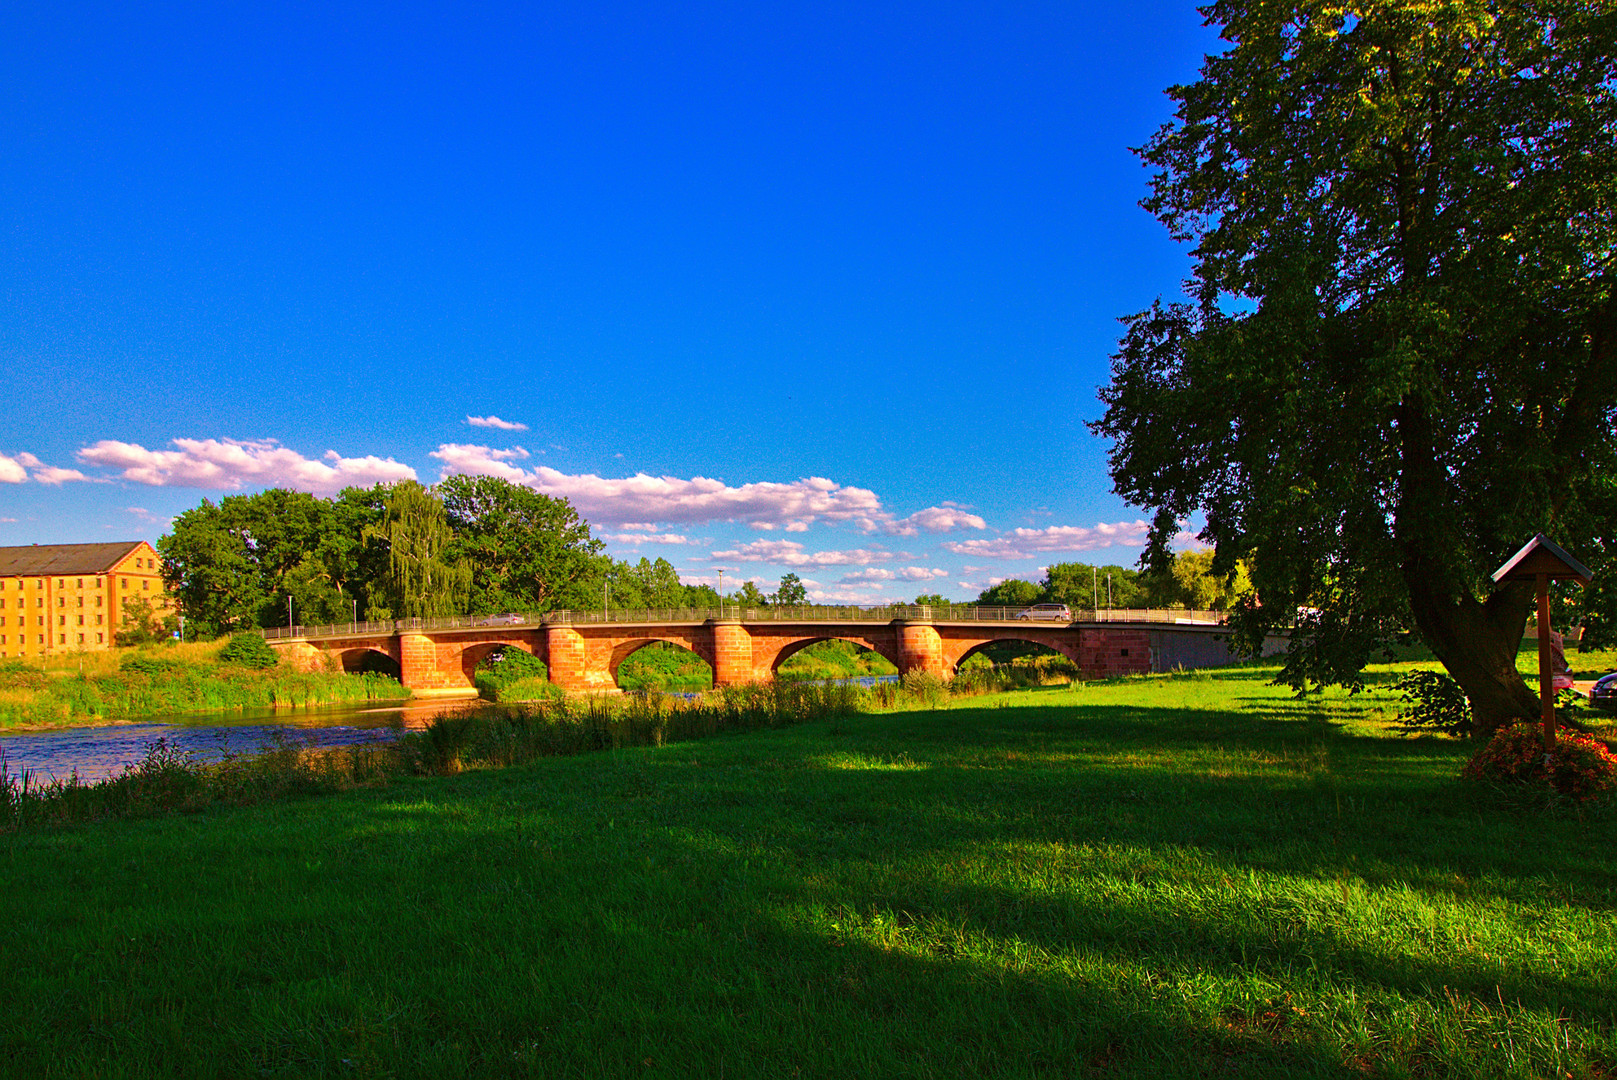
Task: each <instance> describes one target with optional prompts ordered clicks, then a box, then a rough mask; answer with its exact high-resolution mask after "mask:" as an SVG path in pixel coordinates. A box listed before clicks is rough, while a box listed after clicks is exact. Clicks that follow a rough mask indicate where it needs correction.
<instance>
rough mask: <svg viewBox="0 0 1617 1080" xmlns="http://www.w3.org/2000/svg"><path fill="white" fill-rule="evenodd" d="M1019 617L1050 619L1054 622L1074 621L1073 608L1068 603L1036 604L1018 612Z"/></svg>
mask: <svg viewBox="0 0 1617 1080" xmlns="http://www.w3.org/2000/svg"><path fill="white" fill-rule="evenodd" d="M1016 617H1017V618H1018V619H1049V620H1051V621H1052V622H1072V609H1071V608H1069V607H1068V606H1067V605H1066V604H1034V605H1033V606H1032V607H1030V608H1023V609H1022V610H1021V611H1018V612H1017V613H1016Z"/></svg>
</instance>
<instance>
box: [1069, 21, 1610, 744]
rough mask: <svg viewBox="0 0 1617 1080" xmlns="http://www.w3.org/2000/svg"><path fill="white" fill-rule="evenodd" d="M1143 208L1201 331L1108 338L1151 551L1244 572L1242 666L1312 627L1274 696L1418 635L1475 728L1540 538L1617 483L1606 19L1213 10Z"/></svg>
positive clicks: (1151, 154) (1119, 462) (1501, 677)
mask: <svg viewBox="0 0 1617 1080" xmlns="http://www.w3.org/2000/svg"><path fill="white" fill-rule="evenodd" d="M1203 11H1204V13H1205V14H1206V15H1207V17H1208V19H1209V21H1210V23H1213V24H1216V25H1218V26H1219V27H1220V28H1221V33H1222V35H1223V37H1224V39H1225V40H1226V41H1227V42H1228V43H1229V47H1228V48H1227V49H1226V50H1225V51H1224V52H1222V53H1221V54H1219V55H1217V56H1213V57H1210V58H1209V59H1208V60H1207V62H1206V64H1205V66H1204V67H1203V69H1202V72H1201V78H1200V79H1199V80H1198V81H1196V82H1194V83H1192V84H1190V85H1188V86H1178V87H1174V88H1172V89H1171V90H1170V95H1171V96H1172V97H1173V98H1174V99H1175V100H1176V101H1177V102H1178V111H1177V116H1176V119H1175V120H1174V121H1173V122H1171V123H1169V124H1167V125H1165V126H1164V127H1163V128H1162V129H1161V130H1160V131H1159V132H1158V133H1157V134H1156V135H1155V137H1153V138H1152V139H1151V140H1150V141H1149V142H1148V143H1147V144H1146V146H1145V147H1144V148H1143V149H1141V150H1140V154H1141V156H1142V157H1143V158H1144V159H1145V161H1147V162H1148V163H1149V164H1150V165H1152V166H1154V167H1155V168H1156V170H1157V172H1156V174H1155V177H1154V179H1153V182H1152V189H1151V194H1150V196H1149V197H1148V198H1147V199H1146V200H1145V201H1144V203H1143V205H1144V206H1145V207H1146V208H1147V209H1148V210H1149V211H1151V212H1152V213H1154V214H1155V215H1156V216H1157V217H1158V218H1159V219H1160V220H1161V221H1162V222H1163V224H1164V225H1166V226H1167V227H1168V229H1169V230H1170V231H1171V233H1172V234H1173V235H1174V236H1175V237H1176V238H1178V239H1181V240H1184V241H1187V242H1189V243H1191V244H1193V245H1194V247H1193V259H1194V270H1193V277H1192V279H1191V281H1190V282H1189V283H1188V288H1187V291H1188V292H1189V293H1190V295H1191V297H1192V302H1191V303H1188V304H1164V303H1161V302H1158V303H1156V304H1154V305H1152V306H1151V307H1150V308H1149V309H1148V310H1146V311H1144V312H1142V313H1140V314H1138V315H1135V316H1132V317H1130V318H1128V319H1127V320H1125V322H1126V332H1125V334H1124V336H1123V338H1122V341H1121V346H1120V350H1119V352H1118V354H1117V355H1116V357H1115V359H1114V364H1113V372H1112V379H1111V382H1110V385H1109V386H1107V387H1106V388H1105V389H1104V390H1103V391H1102V393H1101V398H1102V401H1103V402H1104V404H1105V405H1106V412H1105V414H1104V416H1103V417H1102V418H1101V419H1100V420H1099V421H1097V422H1096V423H1095V424H1094V430H1095V431H1096V432H1097V433H1099V434H1101V435H1104V436H1108V437H1110V438H1111V439H1113V440H1114V441H1115V442H1114V447H1113V449H1112V452H1111V471H1112V477H1113V480H1114V484H1115V486H1116V490H1117V491H1118V492H1119V493H1120V494H1122V495H1123V496H1124V497H1125V498H1127V499H1129V501H1131V502H1133V503H1136V504H1137V505H1141V506H1146V507H1150V508H1153V509H1154V510H1155V511H1156V517H1155V521H1154V524H1153V529H1152V537H1151V542H1152V544H1153V545H1156V546H1159V547H1160V546H1162V545H1165V544H1166V542H1167V540H1168V538H1169V537H1171V535H1172V534H1173V533H1174V532H1176V531H1177V530H1178V529H1179V528H1180V523H1181V522H1182V521H1183V520H1185V519H1187V518H1190V517H1192V516H1193V515H1197V514H1199V515H1201V516H1202V518H1203V520H1205V526H1204V527H1203V528H1202V531H1201V536H1202V538H1203V539H1205V540H1207V541H1209V542H1211V543H1212V544H1214V545H1215V547H1216V555H1215V560H1214V562H1215V566H1216V568H1217V569H1218V570H1220V571H1227V570H1230V569H1233V568H1234V566H1235V563H1236V560H1237V559H1242V558H1250V563H1251V570H1252V583H1253V586H1254V587H1255V590H1256V598H1255V599H1254V600H1251V601H1249V602H1248V603H1246V604H1244V605H1242V608H1241V611H1240V617H1239V620H1238V623H1237V627H1238V631H1239V637H1240V640H1241V641H1243V642H1244V643H1245V644H1246V645H1247V646H1248V647H1249V648H1251V647H1254V646H1255V645H1256V643H1257V642H1258V641H1259V640H1260V639H1261V635H1262V634H1263V632H1264V631H1265V630H1267V629H1268V628H1269V627H1271V626H1274V625H1282V624H1289V623H1291V622H1292V621H1293V620H1294V619H1296V618H1297V617H1298V612H1299V611H1300V610H1301V611H1302V612H1303V613H1304V614H1303V625H1302V627H1301V629H1302V631H1303V632H1302V633H1300V634H1298V635H1295V636H1294V638H1293V648H1292V651H1291V653H1290V654H1289V657H1288V662H1287V667H1286V672H1285V676H1284V677H1285V678H1287V679H1288V680H1289V681H1291V682H1292V683H1293V685H1297V686H1299V687H1301V686H1306V685H1309V684H1310V683H1314V682H1341V683H1347V684H1349V685H1356V684H1357V682H1358V680H1359V678H1360V676H1359V672H1360V670H1361V669H1362V667H1363V665H1364V663H1365V662H1367V660H1368V659H1369V658H1370V656H1371V655H1372V654H1373V652H1374V651H1375V650H1376V649H1377V647H1378V646H1380V645H1381V644H1382V643H1384V642H1385V641H1386V640H1387V639H1388V637H1389V636H1390V635H1391V634H1392V633H1394V632H1396V631H1398V630H1399V629H1402V628H1404V627H1406V626H1410V625H1413V626H1414V627H1415V628H1416V629H1418V631H1419V632H1420V634H1421V636H1422V637H1423V638H1424V639H1425V641H1426V642H1427V643H1428V644H1429V645H1430V646H1431V648H1432V650H1433V651H1434V653H1435V654H1436V655H1437V657H1438V658H1439V659H1440V660H1441V661H1442V662H1443V664H1444V665H1445V666H1446V667H1447V668H1448V670H1449V671H1450V673H1451V674H1453V675H1454V677H1455V678H1456V680H1457V681H1458V682H1459V683H1460V685H1461V686H1462V687H1463V688H1464V689H1465V691H1466V694H1467V696H1468V697H1469V699H1470V701H1471V704H1472V707H1473V711H1474V713H1475V715H1476V717H1477V722H1478V729H1479V730H1480V731H1484V732H1486V731H1489V730H1491V729H1492V728H1493V727H1495V726H1497V725H1498V724H1500V723H1502V722H1505V721H1507V720H1509V719H1513V718H1515V717H1517V716H1522V715H1526V716H1531V715H1534V713H1535V712H1536V696H1535V695H1534V694H1533V693H1532V691H1530V690H1529V689H1528V688H1527V686H1526V685H1525V683H1524V682H1523V680H1522V678H1521V677H1520V675H1518V674H1517V672H1516V668H1515V657H1516V651H1517V647H1518V644H1519V642H1520V640H1521V633H1522V629H1523V626H1524V624H1525V620H1526V616H1527V612H1528V607H1529V604H1530V595H1531V586H1530V585H1521V584H1514V585H1508V586H1504V587H1495V586H1493V584H1492V583H1491V581H1490V580H1489V578H1488V575H1489V573H1490V571H1492V570H1493V569H1494V568H1495V567H1497V566H1498V565H1499V564H1500V563H1501V562H1503V561H1504V559H1505V558H1507V557H1508V556H1509V555H1510V554H1511V553H1512V552H1513V551H1514V550H1515V549H1516V548H1518V547H1520V546H1521V544H1522V543H1524V542H1525V541H1526V540H1527V539H1529V538H1531V537H1532V535H1533V534H1534V533H1535V532H1540V531H1542V532H1544V533H1546V534H1547V535H1549V536H1550V537H1552V538H1553V539H1555V540H1557V542H1559V543H1561V544H1563V546H1565V547H1567V548H1568V549H1569V550H1571V551H1573V552H1574V553H1575V554H1576V553H1580V552H1584V553H1588V552H1590V551H1591V546H1592V544H1593V541H1594V539H1595V538H1596V537H1597V536H1599V535H1602V531H1601V530H1602V526H1600V525H1599V523H1598V520H1597V519H1598V511H1597V508H1596V507H1595V506H1594V505H1593V503H1592V502H1591V497H1592V496H1591V493H1592V492H1593V491H1594V490H1595V489H1596V487H1597V486H1598V483H1599V479H1600V477H1602V476H1610V475H1611V472H1612V469H1613V466H1614V465H1617V436H1614V434H1613V420H1614V411H1617V410H1614V405H1617V352H1614V350H1617V305H1614V301H1613V292H1612V282H1613V272H1614V270H1617V217H1614V214H1617V97H1614V87H1617V7H1614V6H1613V5H1612V4H1610V3H1609V2H1605V0H1601V2H1571V0H1548V2H1545V3H1540V4H1535V5H1517V4H1504V3H1487V2H1477V0H1439V2H1432V0H1421V2H1414V0H1383V2H1376V3H1372V4H1369V5H1365V6H1360V7H1355V8H1353V9H1351V11H1350V10H1349V9H1345V8H1343V7H1341V6H1340V5H1329V4H1319V3H1307V4H1301V3H1286V4H1280V3H1262V2H1237V0H1232V2H1219V3H1214V4H1211V5H1210V6H1208V7H1206V8H1204V9H1203Z"/></svg>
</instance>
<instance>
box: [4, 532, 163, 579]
mask: <svg viewBox="0 0 1617 1080" xmlns="http://www.w3.org/2000/svg"><path fill="white" fill-rule="evenodd" d="M144 543H145V541H144V540H120V541H118V542H117V543H113V544H30V545H28V546H27V547H0V577H48V576H50V575H51V574H105V573H106V572H107V571H109V570H111V569H112V568H113V567H114V566H116V565H118V563H119V562H120V561H121V560H122V559H123V557H124V556H126V555H128V554H129V553H130V552H132V551H134V550H135V549H136V548H138V547H140V546H141V545H142V544H144Z"/></svg>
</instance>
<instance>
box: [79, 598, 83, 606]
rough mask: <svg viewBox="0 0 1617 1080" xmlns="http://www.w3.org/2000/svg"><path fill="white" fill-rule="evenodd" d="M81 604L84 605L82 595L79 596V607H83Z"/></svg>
mask: <svg viewBox="0 0 1617 1080" xmlns="http://www.w3.org/2000/svg"><path fill="white" fill-rule="evenodd" d="M83 606H84V597H82V596H81V597H79V607H83Z"/></svg>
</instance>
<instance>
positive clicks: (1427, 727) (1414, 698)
mask: <svg viewBox="0 0 1617 1080" xmlns="http://www.w3.org/2000/svg"><path fill="white" fill-rule="evenodd" d="M1392 688H1393V689H1394V690H1398V691H1401V692H1402V693H1403V696H1404V701H1405V702H1406V703H1407V704H1406V705H1405V707H1404V710H1403V712H1401V713H1399V714H1398V721H1399V722H1398V723H1397V724H1396V725H1394V730H1396V731H1398V732H1399V733H1400V734H1403V735H1410V734H1416V733H1421V734H1424V733H1427V732H1434V733H1441V734H1444V735H1452V736H1454V737H1455V738H1456V739H1458V738H1463V737H1465V736H1467V735H1469V734H1471V731H1472V729H1473V727H1474V724H1473V723H1472V720H1471V703H1470V702H1468V701H1467V700H1466V699H1465V691H1463V690H1461V689H1460V684H1459V683H1457V682H1455V681H1454V680H1453V679H1451V678H1449V677H1448V676H1447V675H1445V674H1443V673H1442V672H1441V671H1411V672H1410V673H1409V674H1407V675H1404V676H1403V677H1401V678H1400V679H1398V680H1397V681H1396V682H1394V683H1393V684H1392Z"/></svg>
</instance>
